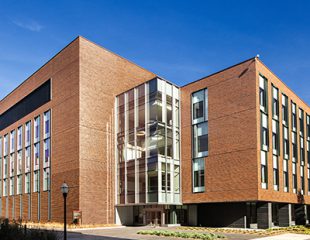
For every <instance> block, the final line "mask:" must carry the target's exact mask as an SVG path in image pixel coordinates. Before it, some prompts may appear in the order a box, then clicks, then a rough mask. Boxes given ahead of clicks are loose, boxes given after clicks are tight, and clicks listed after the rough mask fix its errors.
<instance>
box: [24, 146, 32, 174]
mask: <svg viewBox="0 0 310 240" xmlns="http://www.w3.org/2000/svg"><path fill="white" fill-rule="evenodd" d="M30 156H31V154H30V147H27V148H26V150H25V173H27V172H30V168H31V165H30V162H31V161H30Z"/></svg>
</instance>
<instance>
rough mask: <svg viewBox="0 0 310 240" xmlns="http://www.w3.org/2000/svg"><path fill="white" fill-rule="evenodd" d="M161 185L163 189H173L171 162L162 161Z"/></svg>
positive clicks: (168, 190)
mask: <svg viewBox="0 0 310 240" xmlns="http://www.w3.org/2000/svg"><path fill="white" fill-rule="evenodd" d="M161 181H162V182H161V187H162V191H167V192H170V191H171V173H170V163H167V165H166V163H161Z"/></svg>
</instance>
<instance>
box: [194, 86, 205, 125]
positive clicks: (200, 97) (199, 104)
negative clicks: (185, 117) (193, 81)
mask: <svg viewBox="0 0 310 240" xmlns="http://www.w3.org/2000/svg"><path fill="white" fill-rule="evenodd" d="M192 114H193V116H192V123H193V124H196V123H199V122H204V121H207V120H208V89H204V90H200V91H198V92H195V93H193V94H192Z"/></svg>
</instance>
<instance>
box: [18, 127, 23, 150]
mask: <svg viewBox="0 0 310 240" xmlns="http://www.w3.org/2000/svg"><path fill="white" fill-rule="evenodd" d="M22 138H23V126H20V127H19V128H18V129H17V150H21V149H22V147H23V140H22Z"/></svg>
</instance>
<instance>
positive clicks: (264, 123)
mask: <svg viewBox="0 0 310 240" xmlns="http://www.w3.org/2000/svg"><path fill="white" fill-rule="evenodd" d="M268 145H269V133H268V116H267V115H266V114H264V113H262V112H261V146H262V150H265V151H268Z"/></svg>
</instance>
